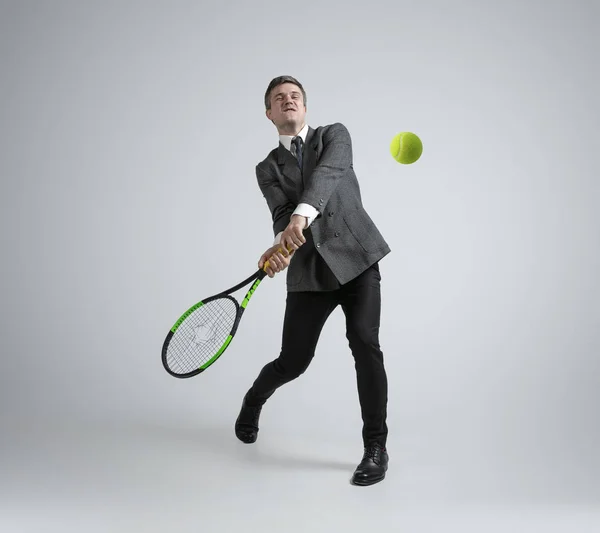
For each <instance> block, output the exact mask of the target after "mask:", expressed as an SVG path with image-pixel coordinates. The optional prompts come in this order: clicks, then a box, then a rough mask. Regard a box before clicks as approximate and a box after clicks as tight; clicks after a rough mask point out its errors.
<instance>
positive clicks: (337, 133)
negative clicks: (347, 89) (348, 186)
mask: <svg viewBox="0 0 600 533" xmlns="http://www.w3.org/2000/svg"><path fill="white" fill-rule="evenodd" d="M351 167H352V140H351V138H350V133H349V132H348V130H347V128H346V127H345V126H344V125H343V124H340V123H336V124H332V125H331V126H330V127H329V128H328V130H327V132H326V133H324V134H323V151H322V153H321V157H320V158H319V162H318V164H317V166H316V167H315V169H314V170H313V172H312V174H311V175H310V176H309V177H308V179H307V180H306V186H305V189H304V193H303V194H302V197H301V198H300V203H306V204H309V205H312V206H313V207H315V208H316V209H318V210H319V212H320V213H322V212H323V210H324V209H325V205H326V204H327V202H328V201H329V197H330V196H331V194H332V193H333V191H334V190H335V188H336V187H337V186H338V184H339V182H340V180H341V179H343V178H344V176H345V175H346V173H347V172H348V170H349V169H350V168H351Z"/></svg>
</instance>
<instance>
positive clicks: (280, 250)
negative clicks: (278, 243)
mask: <svg viewBox="0 0 600 533" xmlns="http://www.w3.org/2000/svg"><path fill="white" fill-rule="evenodd" d="M278 251H279V252H283V248H279V250H278ZM288 253H289V254H290V255H291V254H293V253H294V250H292V249H290V248H288ZM269 265H270V263H269V260H268V259H267V260H266V261H265V264H264V265H263V270H264V271H265V272H266V271H267V268H268V266H269Z"/></svg>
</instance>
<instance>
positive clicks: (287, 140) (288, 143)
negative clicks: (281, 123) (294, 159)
mask: <svg viewBox="0 0 600 533" xmlns="http://www.w3.org/2000/svg"><path fill="white" fill-rule="evenodd" d="M307 133H308V124H305V125H304V127H303V128H302V129H301V130H300V132H299V133H298V135H280V136H279V142H280V143H281V144H283V146H284V147H285V148H287V149H288V150H290V151H291V149H292V139H293V138H294V137H301V138H302V142H303V143H305V142H306V135H307Z"/></svg>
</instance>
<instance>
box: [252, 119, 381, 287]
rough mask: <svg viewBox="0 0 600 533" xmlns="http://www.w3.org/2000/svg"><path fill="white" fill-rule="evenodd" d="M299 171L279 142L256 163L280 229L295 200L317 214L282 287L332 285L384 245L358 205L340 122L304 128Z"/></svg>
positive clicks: (347, 278)
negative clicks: (304, 137)
mask: <svg viewBox="0 0 600 533" xmlns="http://www.w3.org/2000/svg"><path fill="white" fill-rule="evenodd" d="M303 157H304V158H303V169H302V173H301V172H300V169H299V168H298V164H297V162H296V159H295V158H294V156H293V155H292V154H291V153H290V152H289V151H288V150H287V149H286V148H285V147H284V146H283V145H282V144H281V143H280V144H279V146H278V147H277V148H276V149H274V150H272V151H271V152H270V153H269V155H268V156H267V157H266V158H265V159H264V160H263V161H261V162H260V163H259V164H258V165H257V166H256V177H257V180H258V185H259V187H260V189H261V191H262V194H263V196H264V198H265V200H266V201H267V205H268V206H269V209H270V211H271V216H272V220H273V235H277V234H278V233H279V232H280V231H283V230H284V229H285V228H286V226H287V225H288V224H289V222H290V216H291V215H292V212H293V211H294V209H295V208H296V206H297V205H298V204H299V203H307V204H310V205H312V206H313V207H315V208H316V209H317V210H318V211H319V215H318V216H317V218H315V220H314V221H313V222H312V224H311V225H310V226H309V228H307V229H306V230H305V231H304V236H305V237H306V243H305V244H304V245H302V246H301V247H300V248H299V249H298V250H297V251H296V252H295V253H294V255H293V256H292V260H291V262H290V266H289V267H288V269H287V288H288V291H319V290H333V289H337V288H339V286H340V285H342V284H345V283H348V282H349V281H350V280H352V279H353V278H355V277H356V276H358V275H359V274H360V273H361V272H363V271H365V270H366V269H367V268H369V267H370V266H371V265H372V264H374V263H376V262H377V261H379V260H380V259H381V258H383V257H384V256H385V255H387V254H388V253H389V252H390V247H389V246H388V244H387V243H386V241H385V240H384V238H383V236H382V235H381V233H380V232H379V230H378V229H377V227H376V225H375V223H374V222H373V220H371V218H370V216H369V215H368V214H367V212H366V210H365V209H364V207H363V205H362V199H361V194H360V187H359V184H358V180H357V178H356V175H355V173H354V169H353V163H352V141H351V138H350V134H349V132H348V130H347V128H346V127H345V126H344V125H343V124H340V123H335V124H331V125H328V126H320V127H318V128H317V129H312V128H309V130H308V134H307V136H306V142H305V144H304V151H303Z"/></svg>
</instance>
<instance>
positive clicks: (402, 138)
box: [390, 131, 423, 165]
mask: <svg viewBox="0 0 600 533" xmlns="http://www.w3.org/2000/svg"><path fill="white" fill-rule="evenodd" d="M390 152H391V154H392V157H393V158H394V159H395V160H396V161H398V163H402V164H403V165H410V164H412V163H414V162H415V161H416V160H417V159H419V157H421V154H422V153H423V143H422V142H421V139H419V137H417V136H416V135H415V134H414V133H411V132H410V131H403V132H402V133H398V134H397V135H396V136H395V137H394V138H393V139H392V143H391V144H390Z"/></svg>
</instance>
